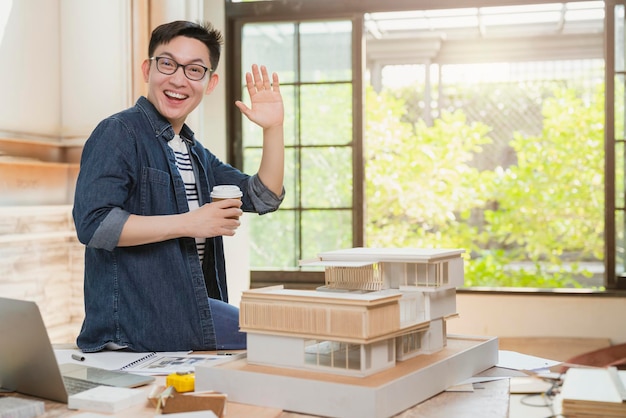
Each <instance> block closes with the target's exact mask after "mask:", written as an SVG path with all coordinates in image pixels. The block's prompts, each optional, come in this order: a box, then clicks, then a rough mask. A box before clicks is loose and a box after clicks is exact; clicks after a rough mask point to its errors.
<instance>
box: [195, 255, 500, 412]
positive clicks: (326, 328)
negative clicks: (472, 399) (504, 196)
mask: <svg viewBox="0 0 626 418" xmlns="http://www.w3.org/2000/svg"><path fill="white" fill-rule="evenodd" d="M463 253H464V250H461V249H408V248H352V249H346V250H337V251H330V252H325V253H321V254H319V256H318V258H316V259H314V260H308V261H303V262H301V265H303V266H321V267H323V268H324V272H325V285H324V286H322V287H320V288H318V289H316V290H294V289H285V288H284V287H283V286H272V287H265V288H260V289H252V290H248V291H244V292H243V295H242V298H241V303H240V320H239V324H240V328H241V330H242V331H245V332H246V333H247V346H248V347H247V359H241V360H235V361H233V362H229V363H225V364H223V365H218V366H215V367H203V366H202V365H200V366H197V367H196V390H198V391H201V390H218V391H221V392H225V393H227V394H228V397H229V399H230V400H231V401H233V402H240V403H249V404H253V405H261V406H268V407H278V408H282V409H284V410H289V411H296V412H302V413H306V414H314V415H322V416H333V417H335V416H336V417H354V416H359V417H363V418H367V417H372V418H379V417H389V416H392V415H394V414H397V413H399V412H401V411H403V410H405V409H407V408H409V407H411V406H413V405H416V404H417V403H420V402H422V401H423V400H425V399H428V398H429V397H431V396H433V395H435V394H437V393H439V392H441V391H443V390H445V389H447V388H449V387H450V386H453V385H454V384H456V383H459V382H460V381H462V380H464V379H467V378H469V377H471V376H473V375H475V374H476V373H479V372H481V371H483V370H485V369H487V368H489V367H491V366H494V365H495V364H496V363H497V358H498V345H497V338H495V337H468V336H458V335H456V336H455V335H448V334H447V332H446V322H447V321H448V320H449V319H451V318H454V317H456V316H458V314H457V312H456V288H457V287H458V286H461V285H462V284H463V281H464V270H463V258H462V254H463Z"/></svg>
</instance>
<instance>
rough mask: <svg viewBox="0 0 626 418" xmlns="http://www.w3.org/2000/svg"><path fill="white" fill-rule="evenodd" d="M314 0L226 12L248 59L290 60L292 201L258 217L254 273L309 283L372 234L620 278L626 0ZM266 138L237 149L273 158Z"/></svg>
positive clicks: (527, 266)
mask: <svg viewBox="0 0 626 418" xmlns="http://www.w3.org/2000/svg"><path fill="white" fill-rule="evenodd" d="M269 3H271V5H269ZM278 3H280V4H278ZM311 3H313V4H311ZM311 3H307V2H304V3H302V2H298V7H294V6H292V5H291V3H290V2H289V1H286V2H268V7H267V8H266V9H265V12H260V9H258V8H252V7H248V6H250V5H246V4H244V3H241V4H227V8H226V12H227V19H229V21H231V22H234V23H235V24H232V25H229V27H231V28H232V30H233V33H231V34H230V35H229V39H233V38H235V39H241V42H240V44H241V55H240V56H241V60H242V61H243V62H244V65H243V68H240V67H239V68H238V71H237V73H241V70H242V69H243V70H245V69H246V68H247V67H249V64H248V62H252V61H253V60H259V61H262V62H267V63H268V65H270V66H275V65H277V64H278V67H279V68H278V69H277V70H278V71H279V73H280V74H281V80H282V81H281V84H282V85H283V86H285V88H284V89H283V94H284V97H285V103H286V105H287V119H286V120H288V121H290V124H288V125H286V130H287V138H288V146H287V151H288V153H287V155H288V161H287V166H286V168H287V173H288V179H287V180H286V185H287V186H286V187H287V190H288V199H287V201H286V202H285V203H284V204H283V207H282V208H281V209H280V210H279V211H278V212H277V213H276V214H272V215H270V216H272V217H271V218H270V217H268V218H267V219H263V218H265V217H260V218H259V220H258V222H257V225H254V226H253V227H252V228H253V231H252V236H253V241H254V243H253V244H252V245H253V246H254V247H253V248H252V258H253V262H252V264H253V265H252V266H251V270H252V280H253V285H254V283H255V278H256V279H258V280H259V281H258V282H257V284H259V285H265V284H270V283H271V280H269V281H268V278H270V277H271V278H273V279H275V280H276V282H278V283H301V282H302V281H303V277H305V276H307V274H308V273H309V272H308V271H302V269H301V268H299V267H298V264H297V260H298V259H302V258H311V257H313V256H315V255H316V254H317V252H321V251H328V250H332V249H337V248H346V247H350V246H361V245H365V246H411V247H415V246H420V247H421V246H424V247H426V246H433V247H446V248H465V249H466V250H467V254H468V257H469V259H468V260H466V266H467V265H469V267H467V268H466V283H469V285H481V286H484V285H487V286H498V287H501V286H515V287H517V286H522V287H523V286H530V287H546V288H554V287H607V288H616V287H619V286H618V280H617V279H616V278H615V274H614V273H613V272H615V273H616V274H617V276H619V275H620V274H624V273H623V272H624V267H623V266H624V264H625V263H626V262H625V261H624V260H623V256H621V254H623V253H624V250H623V247H624V245H623V241H624V234H623V230H624V222H626V221H624V218H625V217H624V215H623V213H624V211H625V210H626V209H625V208H624V203H623V200H624V198H623V192H621V190H624V186H623V184H626V181H624V179H623V176H624V174H623V165H624V164H623V163H622V161H624V158H625V157H624V153H625V152H624V151H623V148H624V143H626V140H624V139H623V136H624V134H623V132H624V127H623V123H621V124H620V123H619V119H620V118H621V119H623V117H621V116H620V118H618V121H617V122H616V123H615V127H614V128H615V131H616V132H618V133H619V135H617V134H616V135H615V136H614V137H615V142H612V141H613V136H611V139H608V138H609V134H610V132H609V129H607V130H606V132H605V130H604V129H603V125H604V103H602V97H603V91H602V89H604V88H606V93H607V100H609V97H613V96H612V94H613V92H612V90H611V91H609V90H610V89H613V86H612V85H611V83H609V81H608V80H609V76H607V79H606V80H607V81H606V85H604V84H605V79H604V73H605V70H606V72H607V74H611V72H612V71H613V67H609V66H610V65H612V63H611V62H609V61H607V63H606V67H605V60H604V55H603V48H604V45H603V43H604V39H603V34H604V33H605V27H604V22H605V20H604V17H605V4H606V13H607V22H608V21H611V22H615V31H616V35H615V39H618V40H622V41H621V42H617V44H616V47H615V48H614V50H615V51H616V58H615V61H616V62H615V67H614V70H615V74H616V77H615V98H617V100H616V102H615V103H614V105H615V107H616V108H617V109H616V114H619V112H623V104H621V102H622V101H623V99H622V97H623V83H624V78H625V77H624V76H625V75H626V72H624V70H623V58H621V60H622V61H620V57H623V56H624V52H623V50H624V46H623V45H622V44H623V27H624V25H623V21H624V16H623V6H621V2H617V3H619V5H618V7H616V8H615V12H614V11H613V8H612V6H611V4H612V3H610V2H601V1H569V2H563V3H559V2H555V3H550V2H545V1H535V2H524V1H520V2H519V4H518V5H510V6H506V7H493V6H483V4H482V2H481V1H474V2H471V4H467V5H466V7H464V8H458V7H457V5H458V3H454V2H451V1H447V0H444V1H442V2H440V3H439V4H437V6H436V9H425V10H406V9H404V10H403V8H406V5H405V4H404V3H405V2H396V1H394V0H390V1H388V2H385V3H384V4H381V3H380V2H376V1H370V0H364V1H361V2H345V3H342V4H341V5H339V4H337V3H336V2H332V1H323V0H321V1H317V2H311ZM620 7H621V8H620ZM613 15H614V19H613V20H611V19H609V18H608V17H610V16H613ZM345 16H349V17H348V18H346V17H345ZM305 17H306V19H304V18H305ZM612 31H613V27H612V25H608V26H607V27H606V33H607V34H608V37H610V38H611V39H612V35H611V34H612ZM325 34H329V36H324V35H325ZM331 34H332V36H330V35H331ZM263 45H266V46H267V45H273V47H271V48H270V47H263ZM363 46H364V48H363V49H362V47H363ZM309 48H310V49H309ZM348 49H350V52H348ZM236 56H239V55H237V54H236ZM306 57H309V58H311V59H309V60H307V59H306ZM260 58H262V59H260ZM347 58H350V62H348V61H347ZM361 62H362V63H363V66H361ZM620 62H621V67H620ZM274 63H277V64H274ZM281 65H282V67H281ZM363 80H364V81H363ZM234 82H235V84H234V85H233V91H235V92H236V91H237V90H241V79H239V80H234ZM365 93H366V94H367V95H366V96H365V97H366V99H365V100H363V101H359V100H360V99H359V98H362V96H363V94H365ZM235 94H236V93H235ZM235 97H236V96H235ZM606 110H607V112H606V119H607V121H612V118H613V116H612V111H613V110H612V108H611V107H610V106H609V104H608V103H607V108H606ZM338 112H341V114H335V113H338ZM568 112H573V114H574V115H579V116H573V117H570V118H569V119H567V118H563V117H561V116H563V115H567V114H568ZM331 114H332V117H331ZM310 115H314V116H315V117H313V118H311V117H310ZM291 121H293V126H291ZM577 123H580V126H577V125H576V124H577ZM610 123H611V124H612V122H610ZM608 124H609V122H607V125H608ZM232 127H233V133H234V134H235V136H237V134H238V133H239V132H241V124H240V121H238V120H234V121H233V123H232ZM605 133H606V135H607V140H606V141H605V138H604V134H605ZM407 138H409V140H407ZM605 143H606V144H607V147H606V148H605V147H604V146H605ZM612 144H614V145H615V147H614V148H611V146H610V145H612ZM258 146H259V142H258V138H256V139H255V138H253V137H252V134H250V133H246V132H242V133H241V139H240V140H239V142H235V143H234V144H233V148H232V152H231V158H232V160H233V161H234V162H235V163H236V164H240V166H242V167H244V168H251V169H256V167H257V166H258V165H257V163H258V154H259V148H258ZM613 154H615V155H613ZM616 156H617V161H618V162H619V163H618V164H617V165H615V164H612V163H611V162H612V161H613V162H614V160H612V159H614V158H615V157H616ZM238 159H239V160H238ZM605 159H606V167H607V169H606V172H605V171H604V167H605ZM248 164H250V165H248ZM613 166H616V167H617V175H616V178H614V177H613V175H614V174H613V173H612V167H613ZM620 166H621V167H622V168H620ZM557 169H559V170H561V171H557ZM564 173H565V174H564ZM337 174H338V176H337ZM605 178H606V183H605V182H604V179H605ZM613 179H614V181H613ZM613 183H614V184H613ZM498 186H499V187H498ZM605 187H606V191H605ZM329 190H330V191H331V192H332V193H333V194H334V195H338V197H337V198H335V199H330V198H329V194H328V193H327V191H329ZM398 190H400V191H401V194H400V197H399V196H398ZM616 190H617V191H620V192H619V193H616V192H615V191H616ZM616 197H617V201H616V202H615V204H612V200H614V199H615V198H616ZM603 207H605V212H603ZM255 221H256V220H255ZM616 225H617V226H619V227H618V228H615V226H616ZM270 230H271V231H273V233H272V234H268V233H267V231H270ZM276 231H279V232H278V233H279V234H280V235H276ZM616 231H617V233H616ZM257 237H258V238H259V240H257ZM263 238H264V239H263ZM620 251H621V252H620ZM312 274H313V273H312ZM292 277H293V282H292V281H291V280H290V278H292ZM307 277H308V276H307ZM315 277H316V279H310V280H311V283H318V284H322V283H323V275H321V274H320V275H319V276H315ZM306 280H309V279H306ZM306 280H304V281H305V282H306ZM316 280H318V281H317V282H316Z"/></svg>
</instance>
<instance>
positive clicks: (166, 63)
mask: <svg viewBox="0 0 626 418" xmlns="http://www.w3.org/2000/svg"><path fill="white" fill-rule="evenodd" d="M160 64H161V66H162V67H165V68H174V67H176V64H174V61H172V60H168V59H162V60H161V61H160Z"/></svg>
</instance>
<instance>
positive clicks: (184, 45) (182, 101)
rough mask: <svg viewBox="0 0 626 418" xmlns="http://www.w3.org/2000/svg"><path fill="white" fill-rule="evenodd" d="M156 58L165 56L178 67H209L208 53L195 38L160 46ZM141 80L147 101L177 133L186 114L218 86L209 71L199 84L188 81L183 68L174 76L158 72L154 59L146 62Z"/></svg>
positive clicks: (183, 38) (214, 76)
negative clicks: (193, 65) (144, 87)
mask: <svg viewBox="0 0 626 418" xmlns="http://www.w3.org/2000/svg"><path fill="white" fill-rule="evenodd" d="M153 56H155V57H167V58H170V59H172V60H174V61H176V62H177V63H178V64H182V65H187V64H200V65H203V66H205V67H207V68H211V61H210V59H209V50H208V49H207V47H206V46H205V45H204V44H203V43H202V42H200V41H198V40H197V39H193V38H187V37H185V36H178V37H176V38H174V39H172V41H171V42H170V43H168V44H163V45H159V46H158V47H157V48H156V50H155V51H154V55H153ZM142 70H143V76H144V80H145V81H146V82H147V83H148V100H149V101H150V102H151V103H152V104H153V105H154V106H155V107H156V108H157V110H158V111H159V113H160V114H161V115H163V116H164V117H165V118H166V119H167V120H168V121H169V122H170V123H171V124H172V127H173V128H174V132H176V133H179V132H180V130H181V128H182V126H183V123H184V122H185V119H186V118H187V115H189V113H191V112H192V111H193V110H194V109H195V108H196V107H197V106H198V104H200V101H202V98H203V96H204V95H205V94H209V93H210V92H211V91H213V89H214V88H215V85H216V84H217V75H216V74H211V73H210V72H209V71H207V73H206V74H205V76H204V78H203V79H202V80H199V81H193V80H190V79H188V78H187V77H186V76H185V74H184V71H183V68H182V67H178V68H177V69H176V72H174V74H170V75H166V74H162V73H160V72H159V71H158V70H157V68H156V61H155V60H152V61H150V60H145V61H144V63H143V66H142Z"/></svg>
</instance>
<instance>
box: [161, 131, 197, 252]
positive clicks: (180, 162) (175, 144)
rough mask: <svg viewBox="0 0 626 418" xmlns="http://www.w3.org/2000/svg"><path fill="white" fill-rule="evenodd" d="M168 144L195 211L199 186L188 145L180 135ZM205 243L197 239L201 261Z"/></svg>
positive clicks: (190, 205)
mask: <svg viewBox="0 0 626 418" xmlns="http://www.w3.org/2000/svg"><path fill="white" fill-rule="evenodd" d="M168 144H169V146H170V148H172V150H173V151H174V155H175V156H176V167H178V172H179V173H180V176H181V177H182V178H183V183H185V193H186V194H187V202H188V205H189V210H190V211H192V210H194V209H198V208H199V207H200V203H199V200H198V186H197V185H196V177H195V176H194V174H193V168H192V166H191V158H190V157H189V151H188V150H187V145H186V144H185V141H183V139H182V138H181V137H180V135H174V139H172V140H171V141H169V142H168ZM204 243H205V239H204V238H196V246H197V247H198V255H199V256H200V261H202V259H203V258H204Z"/></svg>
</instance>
